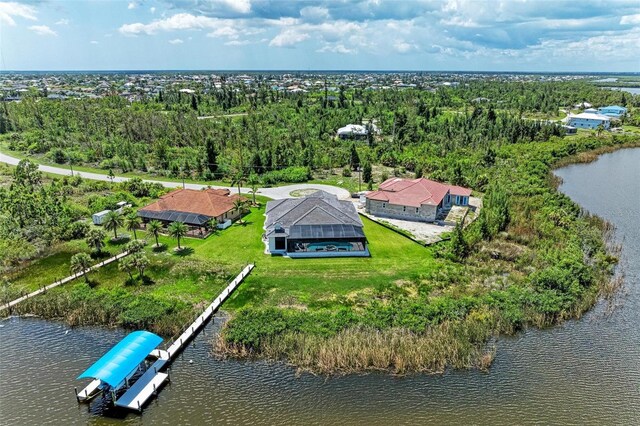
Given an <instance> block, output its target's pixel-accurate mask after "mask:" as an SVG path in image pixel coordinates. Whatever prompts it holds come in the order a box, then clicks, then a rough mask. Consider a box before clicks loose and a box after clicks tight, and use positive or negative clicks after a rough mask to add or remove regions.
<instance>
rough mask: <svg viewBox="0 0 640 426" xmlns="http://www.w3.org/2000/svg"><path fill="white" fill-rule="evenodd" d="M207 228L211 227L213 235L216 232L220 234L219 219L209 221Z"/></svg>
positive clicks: (213, 218)
mask: <svg viewBox="0 0 640 426" xmlns="http://www.w3.org/2000/svg"><path fill="white" fill-rule="evenodd" d="M207 226H208V227H209V230H210V231H211V233H212V234H215V233H216V232H218V219H216V218H215V217H212V218H211V219H209V223H207Z"/></svg>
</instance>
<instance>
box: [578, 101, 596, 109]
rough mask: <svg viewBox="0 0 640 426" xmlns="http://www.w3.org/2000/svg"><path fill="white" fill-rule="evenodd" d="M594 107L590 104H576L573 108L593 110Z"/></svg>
mask: <svg viewBox="0 0 640 426" xmlns="http://www.w3.org/2000/svg"><path fill="white" fill-rule="evenodd" d="M592 106H593V105H591V104H590V103H589V102H580V103H579V104H575V105H574V106H573V107H574V108H578V109H580V108H591V107H592Z"/></svg>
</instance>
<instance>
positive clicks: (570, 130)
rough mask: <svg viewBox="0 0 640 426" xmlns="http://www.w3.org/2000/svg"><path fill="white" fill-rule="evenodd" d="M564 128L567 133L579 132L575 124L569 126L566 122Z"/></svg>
mask: <svg viewBox="0 0 640 426" xmlns="http://www.w3.org/2000/svg"><path fill="white" fill-rule="evenodd" d="M562 128H563V129H564V131H565V133H566V134H567V135H575V134H576V133H578V129H576V128H575V127H573V126H567V125H566V124H564V125H563V126H562Z"/></svg>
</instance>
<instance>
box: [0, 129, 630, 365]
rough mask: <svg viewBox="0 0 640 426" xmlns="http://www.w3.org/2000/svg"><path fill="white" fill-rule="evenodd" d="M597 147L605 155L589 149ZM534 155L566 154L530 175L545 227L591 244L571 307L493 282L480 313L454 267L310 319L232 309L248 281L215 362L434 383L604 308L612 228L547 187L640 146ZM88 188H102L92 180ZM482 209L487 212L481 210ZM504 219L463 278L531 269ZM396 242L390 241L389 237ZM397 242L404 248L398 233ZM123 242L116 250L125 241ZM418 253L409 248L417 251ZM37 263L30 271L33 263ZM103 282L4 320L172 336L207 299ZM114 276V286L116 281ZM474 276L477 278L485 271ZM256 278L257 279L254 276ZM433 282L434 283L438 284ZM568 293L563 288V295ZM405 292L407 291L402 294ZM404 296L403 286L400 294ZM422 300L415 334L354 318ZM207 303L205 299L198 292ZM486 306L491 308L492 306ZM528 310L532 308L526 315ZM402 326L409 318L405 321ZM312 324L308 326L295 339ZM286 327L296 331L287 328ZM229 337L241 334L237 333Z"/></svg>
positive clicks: (41, 299)
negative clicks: (534, 330) (504, 339)
mask: <svg viewBox="0 0 640 426" xmlns="http://www.w3.org/2000/svg"><path fill="white" fill-rule="evenodd" d="M598 144H603V145H601V146H597V145H598ZM536 145H537V146H538V147H539V146H541V145H544V146H545V149H544V150H543V152H545V151H546V152H548V151H549V150H552V151H553V150H558V149H559V150H563V149H566V148H567V146H569V147H570V150H571V151H573V150H574V149H575V152H574V153H573V154H570V155H566V156H563V155H564V154H563V152H561V151H556V155H560V157H559V158H553V157H552V158H549V159H548V161H550V163H549V165H548V166H546V167H545V168H544V169H543V170H538V178H539V181H540V182H544V187H543V188H545V189H546V191H543V192H547V191H550V192H549V193H548V194H545V196H548V195H552V196H553V198H554V199H556V200H558V201H561V202H562V205H563V207H564V209H567V217H564V218H554V221H555V222H557V223H555V222H554V223H553V226H552V228H559V229H560V230H562V232H563V233H564V232H566V231H571V230H573V229H576V230H578V232H579V233H581V234H584V233H586V234H585V235H581V237H580V238H583V240H584V241H583V243H588V244H589V245H590V250H591V253H590V256H589V269H585V268H584V265H583V267H582V268H581V269H580V270H579V271H578V273H583V274H588V275H590V276H591V278H587V280H588V283H587V285H586V286H584V288H583V289H582V290H583V291H580V290H578V289H574V290H572V291H577V292H578V293H579V298H577V299H574V300H572V301H570V303H569V304H566V303H564V302H563V301H562V300H546V301H542V302H543V303H545V304H548V305H544V306H543V310H540V309H539V302H540V297H541V295H540V294H535V293H526V292H525V293H520V294H516V296H517V297H518V298H526V297H529V298H530V299H529V300H527V301H526V304H528V305H530V306H528V307H527V306H525V307H522V306H517V305H516V304H514V303H513V300H509V296H507V295H508V294H509V293H510V292H513V287H511V289H510V288H509V286H508V285H505V283H506V282H503V283H502V284H501V285H497V283H495V282H494V283H492V286H491V287H492V290H491V291H490V292H489V294H490V299H491V304H487V303H486V302H484V301H483V302H479V301H478V300H471V299H474V298H477V296H475V297H473V296H468V295H467V296H465V295H464V294H461V293H460V292H461V291H462V290H461V288H459V287H458V286H456V285H455V284H456V283H455V281H456V280H460V281H462V280H465V281H467V282H465V283H464V288H467V289H468V288H469V287H473V286H474V285H478V283H472V282H471V281H468V278H469V277H468V276H466V275H465V273H464V271H463V270H462V269H459V268H458V269H455V273H458V274H460V277H457V278H454V277H452V276H450V274H451V271H445V272H444V273H443V274H442V276H440V277H437V276H434V275H433V274H432V275H430V276H415V277H413V278H411V280H412V281H413V282H411V283H407V282H404V283H400V282H398V281H396V282H394V283H392V285H391V287H386V288H385V287H383V288H379V289H378V290H376V294H375V295H374V297H373V303H374V308H373V309H371V310H370V311H369V312H367V308H371V306H370V303H369V302H366V303H364V304H362V303H361V304H350V303H349V302H348V301H345V300H343V301H342V303H339V304H338V306H336V305H329V306H328V307H326V308H323V307H322V306H320V307H319V309H313V310H310V309H309V308H308V306H304V305H302V304H301V305H300V306H298V304H297V303H294V302H295V301H293V300H292V303H290V304H289V305H286V304H279V305H278V306H277V307H274V306H263V305H262V304H261V303H255V302H256V301H253V303H243V302H242V301H238V298H243V297H244V296H243V295H242V293H243V291H244V290H246V291H248V292H253V291H255V290H256V289H255V288H254V287H255V283H254V282H253V281H252V280H249V282H248V283H246V284H243V286H248V287H249V288H246V289H245V288H243V287H241V288H240V289H239V290H238V295H234V297H233V298H232V299H231V300H230V309H229V312H230V314H231V319H230V320H228V321H227V323H226V324H225V326H224V328H223V331H222V333H221V334H219V335H218V336H216V338H215V339H214V340H213V341H212V349H213V352H214V353H215V354H216V355H217V356H220V357H223V358H225V357H232V358H242V359H265V360H271V361H279V362H286V363H287V364H289V365H292V366H293V367H295V368H297V369H299V370H300V371H307V372H311V373H314V374H324V375H332V374H351V373H363V372H372V371H385V372H389V373H392V374H408V373H416V372H424V373H442V372H444V371H445V369H446V368H449V367H452V368H477V369H480V370H487V369H488V368H489V367H490V365H491V363H492V361H493V358H494V356H495V354H496V351H497V350H498V348H497V345H496V339H497V338H498V337H499V336H500V335H512V334H515V333H517V332H518V331H520V330H522V329H524V328H526V327H548V326H552V325H555V324H558V323H560V322H562V321H564V320H567V319H573V318H580V316H581V315H582V314H583V313H585V312H586V311H587V310H589V308H591V307H592V306H593V304H595V303H596V302H597V301H598V300H599V299H600V298H602V299H605V300H609V299H610V298H613V297H614V295H615V294H616V293H617V291H618V289H619V286H620V283H621V280H619V279H618V278H616V277H613V275H612V272H613V267H614V265H615V263H616V261H617V259H616V255H617V248H616V247H615V246H613V245H611V241H612V240H613V239H612V235H613V226H612V225H611V224H608V223H606V222H604V221H602V220H601V219H599V218H598V217H594V216H591V215H589V214H588V213H587V212H584V211H582V210H581V209H580V208H579V206H577V205H575V204H574V203H573V202H571V201H570V200H568V199H567V198H566V197H564V196H563V195H561V194H559V193H558V192H557V184H558V182H557V179H554V175H553V174H552V170H553V169H554V168H557V167H564V166H566V165H569V164H574V163H585V162H590V161H594V160H595V159H597V157H598V155H601V154H603V153H607V152H612V151H614V150H616V149H623V148H631V147H639V146H640V141H630V140H628V141H624V142H620V141H619V140H617V139H613V138H608V139H604V138H600V139H585V140H583V141H582V143H575V142H568V141H564V140H556V141H555V145H552V144H551V143H544V144H532V146H536ZM580 149H586V151H580ZM529 160H530V159H529ZM556 166H557V167H556ZM516 175H519V174H516ZM90 184H91V185H98V186H100V185H101V184H97V183H93V182H92V183H90ZM538 189H540V188H538ZM511 197H513V194H512V195H511ZM512 203H513V201H512ZM510 204H511V203H510ZM519 205H520V208H521V209H526V208H527V206H526V205H525V204H522V203H520V204H519ZM489 207H491V205H490V204H489ZM511 209H512V210H511V216H512V218H511V219H510V223H509V226H508V227H507V228H506V229H505V230H504V231H501V232H499V233H496V235H495V236H494V237H493V238H492V239H491V240H490V241H484V240H482V239H478V238H476V240H475V242H474V238H473V237H472V236H471V233H472V232H477V231H478V230H477V229H476V228H478V226H476V225H475V224H474V225H472V227H471V229H469V230H468V231H466V238H467V239H468V240H469V241H468V243H469V245H470V250H471V252H472V253H471V254H470V255H469V256H468V257H467V258H466V259H464V260H463V261H462V262H461V263H462V268H468V269H470V272H472V271H475V272H479V271H481V269H482V268H483V266H482V263H483V262H486V263H488V264H491V263H494V262H497V263H504V264H503V265H501V266H500V267H498V269H499V270H504V271H507V270H509V269H510V268H507V267H506V266H505V264H508V263H514V262H515V263H521V262H523V259H525V260H526V261H527V262H530V261H531V257H530V255H531V253H529V255H525V253H526V252H527V251H528V250H529V251H530V249H527V248H526V245H527V244H532V243H534V242H535V239H534V238H529V239H527V238H528V237H527V234H528V233H531V232H533V231H534V230H531V229H527V230H526V231H527V232H524V231H523V230H522V229H520V228H519V227H520V226H523V225H522V223H520V220H518V218H519V215H520V213H519V212H518V210H516V208H514V206H513V205H512V206H511ZM568 212H571V213H570V214H569V213H568ZM538 213H540V212H538ZM261 214H262V211H261V210H260V209H258V210H256V211H254V212H253V213H252V215H253V216H249V218H248V220H249V222H252V221H253V220H255V219H256V215H261ZM528 214H529V217H533V216H535V215H536V212H535V211H529V213H528ZM242 228H243V227H241V226H235V227H234V228H233V229H234V230H237V231H241V230H242ZM381 228H382V227H381ZM474 230H475V231H474ZM385 231H386V232H391V231H388V230H385ZM553 231H554V229H542V230H539V231H536V232H537V233H541V232H553ZM587 234H588V235H587ZM394 235H397V234H395V233H394ZM216 237H217V236H213V237H212V238H216ZM398 238H401V239H406V238H405V237H402V236H400V235H398ZM585 238H588V239H591V241H587V240H586V239H585ZM124 239H125V241H126V239H127V237H124ZM160 241H161V244H162V245H163V247H164V248H166V247H167V246H169V245H171V244H172V242H171V240H170V239H169V238H167V237H166V236H161V237H160ZM205 241H206V240H205ZM407 241H408V239H407ZM193 243H195V244H193ZM199 243H200V244H201V243H202V241H200V240H192V239H189V240H188V244H189V245H190V246H195V247H196V249H197V250H200V249H199V248H198V245H199ZM70 244H71V243H70ZM118 244H120V243H118V242H113V241H109V243H108V245H109V248H110V249H117V248H118V247H119V246H118ZM411 244H415V243H411ZM416 246H418V245H417V244H416ZM374 247H375V246H374ZM145 250H147V251H148V252H149V254H150V255H151V256H158V257H162V256H166V253H167V251H166V250H164V251H160V252H157V251H156V250H155V249H154V248H153V247H152V245H151V244H148V246H147V247H146V248H145ZM583 254H584V253H583ZM104 255H105V256H106V255H107V254H104ZM447 255H448V254H447V253H444V252H443V253H441V254H440V255H438V254H437V252H436V253H435V257H436V258H437V257H438V256H445V257H446V256H447ZM170 258H171V259H172V260H175V259H178V258H179V256H177V255H171V256H170ZM269 260H276V261H281V260H283V259H280V258H277V259H276V258H269ZM35 262H36V263H37V260H36V261H35ZM163 262H164V260H162V261H161V262H160V264H158V265H156V266H154V265H153V263H152V266H151V268H150V272H149V274H150V276H152V277H153V276H158V274H157V271H156V273H154V268H158V269H161V268H166V267H167V265H161V264H162V263H163ZM204 262H205V261H204V260H203V259H198V260H196V259H193V262H192V263H191V264H190V265H189V269H190V271H189V272H190V274H191V278H190V280H192V281H197V280H198V277H197V275H199V274H201V273H204V270H205V269H207V270H208V272H207V273H208V274H209V277H211V279H214V280H215V281H216V282H218V286H222V285H223V283H224V280H223V279H221V277H220V273H221V270H220V266H219V265H216V266H215V267H217V268H218V270H217V272H211V270H210V268H214V266H213V264H207V265H206V266H205V264H204ZM260 263H264V262H260V259H259V261H258V269H257V270H256V271H260ZM198 264H200V266H199V267H194V265H198ZM174 266H175V267H179V269H180V270H182V271H185V269H186V267H185V266H184V265H183V266H181V267H180V266H179V263H177V262H176V263H174ZM228 266H229V265H227V267H225V268H223V269H224V274H225V275H229V274H232V272H233V271H232V270H229V271H228V272H227V268H228ZM441 266H443V265H441ZM449 266H451V265H449ZM494 266H495V265H494ZM512 266H513V265H512ZM569 266H571V265H569ZM573 266H575V265H573ZM170 271H172V273H174V274H175V273H176V270H174V269H170ZM461 272H462V273H461ZM492 272H495V271H492ZM536 272H537V271H534V270H533V268H529V267H526V266H525V267H524V268H523V267H520V266H516V267H515V268H513V269H512V270H509V274H511V275H519V277H518V280H519V281H523V280H525V281H526V279H527V277H526V276H525V274H527V273H528V274H529V275H535V274H536ZM556 272H561V271H556ZM110 275H111V276H112V277H111V278H113V275H116V276H118V272H117V268H116V267H115V266H114V267H112V268H109V267H106V268H105V270H104V271H102V272H101V273H100V274H99V276H98V277H95V278H90V280H91V281H93V282H99V283H100V285H99V286H98V287H97V288H92V287H91V286H87V285H85V284H84V283H83V282H82V280H78V281H77V282H76V283H73V284H69V285H66V286H64V287H62V288H58V289H54V290H52V291H49V292H47V293H46V294H44V295H41V296H38V297H37V298H34V299H31V300H28V301H26V302H24V303H23V304H21V305H18V306H17V307H15V308H14V309H13V310H12V314H18V315H31V314H35V315H38V316H41V317H44V318H50V319H62V320H64V321H65V322H67V323H69V324H70V325H72V326H73V325H80V324H84V325H106V326H112V327H113V326H119V327H128V328H136V327H145V328H148V329H150V330H152V331H155V332H158V333H161V334H164V335H165V336H170V335H174V334H176V333H178V332H179V331H180V328H181V326H182V324H186V323H188V322H189V321H190V320H191V319H192V318H193V317H194V316H195V315H196V314H197V313H198V311H199V309H201V307H202V306H204V304H205V303H206V302H207V298H206V296H205V297H203V295H200V297H192V298H191V301H178V300H175V299H165V298H164V297H160V298H158V297H155V296H153V295H145V294H144V293H141V292H139V291H136V292H134V293H133V295H134V297H133V298H131V296H132V294H131V293H130V292H129V291H125V290H122V289H118V288H117V287H114V288H109V287H110V286H111V285H110V284H108V281H109V279H110V278H106V277H107V276H110ZM121 275H122V274H120V275H119V276H120V277H121ZM484 275H485V276H486V272H485V273H484ZM102 277H105V278H102ZM443 278H444V279H446V280H448V281H450V283H449V284H450V285H451V287H452V288H453V289H455V292H456V293H457V294H459V296H457V297H456V298H453V297H446V298H445V297H443V296H444V295H445V294H446V292H447V290H448V289H447V288H446V284H443V283H438V282H437V281H439V280H441V279H443ZM485 278H486V277H485ZM491 278H493V279H495V278H496V277H495V276H492V277H491ZM529 278H530V277H529ZM561 278H562V277H553V276H552V277H550V278H548V279H549V280H552V281H551V282H550V283H548V284H545V285H550V286H557V285H558V284H559V283H558V282H557V280H559V279H561ZM258 279H260V276H259V275H258ZM553 280H556V281H553ZM431 281H436V283H433V282H431ZM451 281H453V282H451ZM105 284H106V285H105ZM434 284H435V285H434ZM484 284H486V283H483V285H484ZM573 284H575V283H573ZM573 284H569V286H571V285H573ZM411 286H413V287H414V288H413V289H411V290H409V287H411ZM403 287H405V288H404V289H403ZM438 287H440V288H438ZM398 289H400V290H407V291H405V292H403V293H402V294H400V295H398V294H392V293H393V292H395V291H398ZM554 290H557V288H556V289H554ZM466 291H467V292H468V293H469V294H470V295H474V294H478V295H479V294H481V293H485V292H483V291H480V289H477V288H476V289H472V290H471V291H469V290H466ZM190 292H192V290H189V291H185V292H184V294H189V293H190ZM421 292H426V296H427V297H426V299H420V300H421V303H425V302H426V305H425V306H430V305H432V304H433V301H434V300H438V301H439V302H438V303H442V306H438V307H437V308H436V309H435V313H434V312H411V315H415V316H416V317H418V318H420V317H422V318H426V317H429V316H431V317H429V318H430V319H429V320H428V321H427V322H422V323H420V321H418V322H419V323H418V324H417V326H412V325H411V324H409V326H408V327H407V326H403V325H402V324H394V320H393V319H389V318H377V319H374V321H370V322H369V323H366V322H363V321H362V316H363V314H365V315H366V314H367V313H368V314H371V313H372V312H374V310H375V311H377V312H382V316H388V317H394V316H398V312H394V310H395V309H396V308H397V307H394V308H391V309H389V310H388V312H386V311H385V309H384V308H385V307H389V306H392V305H394V304H396V303H398V304H404V303H407V302H410V301H411V300H412V299H419V298H420V295H419V293H421ZM207 293H209V292H208V291H207ZM415 293H417V295H416V294H415ZM516 293H517V292H516ZM398 297H399V298H398ZM483 297H487V294H486V293H485V294H484V295H483ZM465 299H466V300H465ZM456 300H458V301H460V300H463V302H462V303H459V304H456V303H455V301H456ZM452 301H453V302H454V305H455V306H454V307H453V308H451V307H450V306H448V305H447V304H448V303H451V302H452ZM496 302H497V305H495V303H496ZM536 304H538V306H535V305H536ZM341 305H343V306H341ZM367 305H369V306H367ZM415 308H416V307H415V306H413V307H412V309H415ZM545 310H546V312H545ZM141 313H142V315H141ZM405 314H406V313H405ZM405 314H403V315H405ZM6 315H7V314H5V316H6ZM411 315H409V317H410V316H411ZM291 317H297V318H291ZM326 318H329V321H326ZM404 319H405V320H406V319H407V318H404ZM409 319H410V320H411V318H409ZM413 319H415V318H413ZM312 323H313V324H314V327H315V328H312V329H305V327H308V326H309V324H312ZM292 324H293V325H294V326H293V327H292ZM272 326H273V327H274V328H273V329H271V330H265V327H267V328H268V327H272ZM296 327H298V328H297V329H296ZM247 328H249V329H250V331H248V333H249V337H250V338H253V339H254V340H253V341H250V340H249V342H250V343H249V344H246V343H243V342H242V340H240V339H246V338H247V334H246V333H244V332H245V331H247V330H246V329H247ZM238 330H240V332H239V333H238ZM235 339H237V340H235ZM256 343H257V344H256Z"/></svg>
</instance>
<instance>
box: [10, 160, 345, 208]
mask: <svg viewBox="0 0 640 426" xmlns="http://www.w3.org/2000/svg"><path fill="white" fill-rule="evenodd" d="M0 162H2V163H7V164H12V165H14V166H15V165H17V164H18V163H19V162H20V159H19V158H15V157H11V156H9V155H6V154H0ZM38 169H39V170H41V171H43V172H46V173H52V174H56V175H63V176H70V175H71V170H69V169H68V168H62V167H56V166H45V165H43V164H39V165H38ZM75 174H79V175H80V176H82V177H83V178H85V179H92V180H101V181H106V182H109V181H110V179H109V176H107V175H105V174H101V173H91V172H78V171H76V172H75ZM127 180H129V178H126V177H122V176H116V177H115V178H114V179H113V181H114V182H125V181H127ZM144 181H145V182H150V183H159V184H160V185H162V186H164V187H165V188H182V183H181V182H166V181H159V180H152V179H144ZM184 186H185V188H188V189H202V188H205V187H207V185H202V184H198V183H186V184H185V185H184ZM211 187H212V188H224V189H229V190H230V191H231V192H233V191H237V190H238V188H237V187H230V186H216V185H211ZM310 189H321V190H323V191H326V192H328V193H330V194H334V195H336V196H337V197H338V198H340V199H347V198H349V197H350V194H349V191H347V190H346V189H343V188H338V187H337V186H331V185H322V184H309V183H299V184H295V185H285V186H278V187H275V188H260V189H258V194H260V195H264V196H265V197H269V198H272V199H274V200H278V199H281V198H289V197H292V195H291V192H292V191H300V190H310ZM241 190H242V192H244V193H249V191H251V189H250V188H241Z"/></svg>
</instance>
